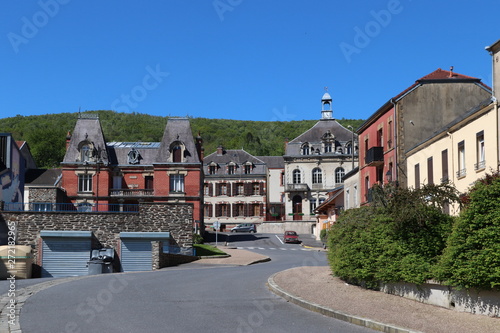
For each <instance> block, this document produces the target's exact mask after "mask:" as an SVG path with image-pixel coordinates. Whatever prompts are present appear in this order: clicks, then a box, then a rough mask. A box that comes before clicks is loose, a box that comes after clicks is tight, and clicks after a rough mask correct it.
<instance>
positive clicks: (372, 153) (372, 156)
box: [365, 147, 384, 166]
mask: <svg viewBox="0 0 500 333" xmlns="http://www.w3.org/2000/svg"><path fill="white" fill-rule="evenodd" d="M365 164H366V165H367V166H376V165H381V164H384V147H372V148H370V149H368V151H367V152H366V156H365Z"/></svg>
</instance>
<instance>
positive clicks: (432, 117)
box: [357, 68, 491, 205]
mask: <svg viewBox="0 0 500 333" xmlns="http://www.w3.org/2000/svg"><path fill="white" fill-rule="evenodd" d="M490 96H491V89H490V88H489V87H488V86H486V85H485V84H483V83H482V82H481V80H480V79H478V78H474V77H470V76H466V75H462V74H458V73H455V72H453V71H452V70H450V71H445V70H442V69H440V68H439V69H437V70H435V71H434V72H432V73H430V74H428V75H426V76H424V77H422V78H420V79H418V80H417V81H415V83H414V84H413V85H411V86H410V87H408V88H407V89H405V90H404V91H402V92H401V93H400V94H398V95H396V96H395V97H393V98H391V99H389V100H388V101H387V102H386V103H385V104H384V105H382V106H381V107H380V108H379V109H378V110H377V111H376V112H375V113H374V114H373V115H372V116H371V117H370V118H368V120H367V121H366V122H365V123H364V124H363V125H361V127H360V128H359V129H358V130H357V132H358V138H359V146H360V149H359V157H360V159H359V161H360V163H359V184H360V187H361V193H360V201H359V202H360V203H361V204H362V205H363V204H366V203H368V202H370V199H371V198H370V189H371V187H372V186H373V185H374V184H377V183H378V184H384V183H387V182H398V184H399V185H400V186H403V187H406V186H407V165H406V158H407V156H406V155H407V152H408V151H409V150H411V149H412V148H414V147H415V146H416V145H417V144H419V143H420V142H422V141H423V140H424V139H426V138H428V137H429V136H431V135H432V134H433V133H434V132H435V131H436V130H438V129H439V128H441V127H443V126H444V125H446V124H447V123H449V122H450V121H451V120H453V119H455V118H457V117H458V116H460V115H463V114H464V113H465V112H467V111H468V110H469V109H471V108H472V107H474V106H476V105H478V104H480V103H481V102H483V101H484V100H487V99H489V98H490Z"/></svg>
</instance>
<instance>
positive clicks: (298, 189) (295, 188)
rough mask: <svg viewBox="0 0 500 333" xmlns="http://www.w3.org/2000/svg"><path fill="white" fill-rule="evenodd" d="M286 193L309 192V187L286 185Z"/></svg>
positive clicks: (304, 185)
mask: <svg viewBox="0 0 500 333" xmlns="http://www.w3.org/2000/svg"><path fill="white" fill-rule="evenodd" d="M285 191H287V192H305V191H309V186H308V185H307V184H286V189H285Z"/></svg>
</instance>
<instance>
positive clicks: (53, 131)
mask: <svg viewBox="0 0 500 333" xmlns="http://www.w3.org/2000/svg"><path fill="white" fill-rule="evenodd" d="M86 112H88V113H97V114H98V115H99V119H100V122H101V126H102V129H103V132H104V136H105V138H106V141H108V142H111V141H129V142H130V141H143V142H159V141H161V138H162V136H163V131H164V130H165V125H166V124H167V121H168V117H161V116H152V115H147V114H141V113H136V112H134V113H123V112H115V111H105V110H97V111H86ZM77 118H78V113H59V114H46V115H38V116H21V115H17V116H15V117H10V118H4V119H2V120H1V122H0V132H5V133H12V135H13V137H14V139H15V140H20V141H27V142H28V145H29V146H30V149H31V153H32V154H33V157H34V158H35V161H36V163H37V165H38V167H39V168H53V167H58V166H59V163H60V162H61V161H62V160H63V158H64V153H65V140H66V135H67V133H68V131H69V132H71V131H73V128H74V127H75V124H76V120H77ZM190 121H191V129H192V131H193V135H194V136H197V135H198V133H199V134H201V137H202V138H203V145H204V147H205V154H210V153H212V152H214V151H215V150H216V149H217V147H218V146H219V145H222V146H223V147H224V148H226V149H244V150H246V151H247V152H249V153H250V154H253V155H256V156H280V155H283V154H284V142H285V140H287V139H289V140H292V139H294V138H295V137H297V136H299V135H300V134H302V133H303V132H305V131H306V130H308V129H309V128H311V127H312V126H313V125H314V124H315V123H316V122H317V120H300V121H287V122H285V121H243V120H229V119H209V118H190ZM338 121H339V122H340V123H341V124H342V125H344V126H347V125H350V126H352V127H353V128H357V127H359V126H360V125H361V124H362V122H363V120H362V119H344V118H342V119H340V120H338Z"/></svg>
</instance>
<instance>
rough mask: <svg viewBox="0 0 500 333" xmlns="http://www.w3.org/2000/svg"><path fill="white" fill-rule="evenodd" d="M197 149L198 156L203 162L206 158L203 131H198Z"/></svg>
mask: <svg viewBox="0 0 500 333" xmlns="http://www.w3.org/2000/svg"><path fill="white" fill-rule="evenodd" d="M196 151H197V152H198V158H199V159H200V161H202V162H203V159H204V158H205V148H203V139H202V138H201V133H200V132H198V136H197V137H196Z"/></svg>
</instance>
